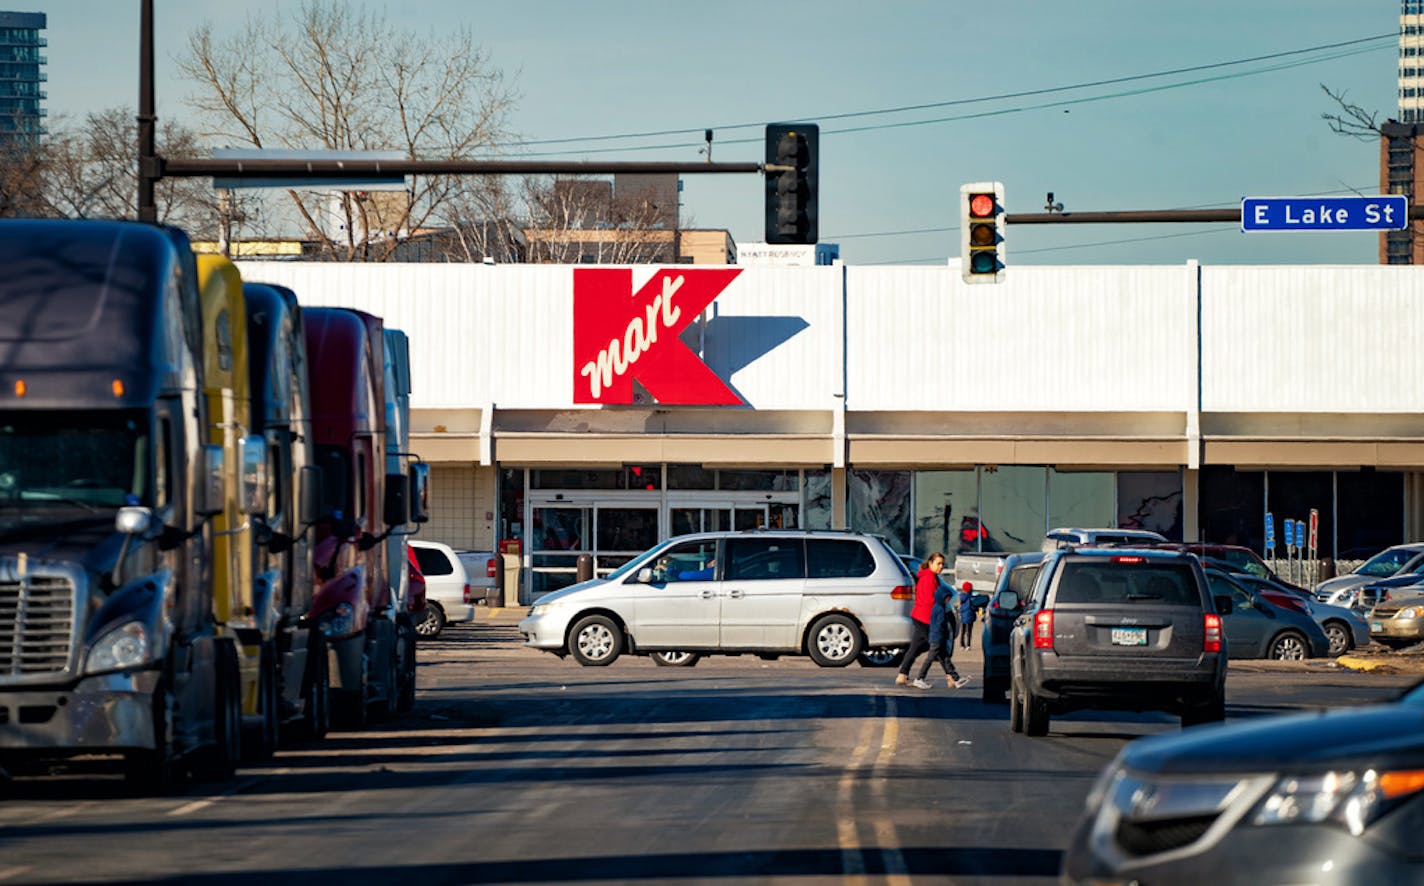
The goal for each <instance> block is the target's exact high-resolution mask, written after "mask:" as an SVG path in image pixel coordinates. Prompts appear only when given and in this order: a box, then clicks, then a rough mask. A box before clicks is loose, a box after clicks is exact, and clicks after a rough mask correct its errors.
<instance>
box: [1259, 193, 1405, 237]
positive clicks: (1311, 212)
mask: <svg viewBox="0 0 1424 886" xmlns="http://www.w3.org/2000/svg"><path fill="white" fill-rule="evenodd" d="M1408 226H1409V201H1408V200H1407V199H1406V198H1405V197H1399V196H1388V197H1386V196H1378V197H1247V198H1246V199H1244V200H1242V201H1241V230H1243V231H1401V230H1404V229H1405V228H1406V227H1408Z"/></svg>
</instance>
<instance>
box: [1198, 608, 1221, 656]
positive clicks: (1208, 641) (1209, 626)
mask: <svg viewBox="0 0 1424 886" xmlns="http://www.w3.org/2000/svg"><path fill="white" fill-rule="evenodd" d="M1220 651H1221V616H1219V615H1217V614H1216V613H1215V612H1207V613H1204V614H1203V615H1202V652H1220Z"/></svg>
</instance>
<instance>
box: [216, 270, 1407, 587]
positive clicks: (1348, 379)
mask: <svg viewBox="0 0 1424 886" xmlns="http://www.w3.org/2000/svg"><path fill="white" fill-rule="evenodd" d="M240 267H241V270H242V273H243V275H244V278H245V279H248V280H252V281H260V282H270V283H278V284H282V285H286V286H289V287H291V288H292V289H293V290H294V291H296V293H297V294H298V297H299V299H300V300H301V301H302V303H303V304H305V305H322V306H347V307H355V308H359V309H361V310H365V311H369V312H371V313H373V314H376V315H378V316H381V317H383V318H384V319H385V322H386V325H387V326H390V327H396V328H399V329H403V330H405V332H406V333H407V334H408V335H409V337H410V342H411V364H412V366H411V372H412V379H413V388H414V389H413V392H412V394H411V405H412V421H411V425H412V431H413V433H412V435H411V436H412V448H413V449H414V450H415V451H416V452H417V453H419V454H420V455H421V456H422V457H423V458H424V459H425V460H426V461H429V462H431V463H432V465H433V467H434V478H435V489H434V491H433V499H432V501H433V506H434V508H433V509H434V519H433V520H432V522H431V523H430V524H429V525H428V526H427V527H426V528H425V529H423V530H422V532H423V533H425V534H427V535H428V536H429V537H431V538H433V539H436V540H440V541H444V542H447V543H449V544H451V545H453V546H455V547H457V548H462V549H485V550H489V549H495V548H500V549H503V550H505V551H507V552H510V553H514V552H517V553H518V555H519V557H520V560H521V562H522V564H523V567H524V569H523V577H522V581H523V585H524V586H523V591H522V593H521V599H523V600H528V599H530V598H531V597H532V596H536V595H537V594H539V593H543V592H545V591H547V590H551V589H553V588H557V587H560V586H563V585H565V584H568V583H570V582H571V581H572V580H573V577H574V573H575V564H576V560H577V558H578V556H579V555H582V554H589V555H592V557H593V560H594V566H595V570H596V571H597V572H598V573H600V574H602V573H606V572H607V571H609V570H611V569H613V568H616V566H618V565H620V564H621V563H623V562H626V560H627V559H628V558H629V557H631V556H632V555H634V554H636V553H637V552H639V551H642V550H645V549H646V548H647V547H649V546H650V545H652V544H653V543H655V542H656V541H658V540H659V539H661V538H665V537H667V536H669V535H673V534H678V533H680V532H685V531H692V530H696V529H704V528H744V527H755V526H781V525H801V526H806V527H811V528H817V527H831V526H836V527H840V526H849V527H851V528H855V529H863V530H868V531H873V532H878V533H882V534H884V535H885V536H886V537H887V538H889V539H890V540H891V542H892V544H893V545H894V546H895V547H896V548H898V549H899V550H901V551H903V552H906V553H913V554H915V555H918V556H924V555H925V554H927V553H929V552H930V551H935V550H939V551H944V552H946V553H947V554H948V555H950V556H951V557H952V556H953V555H954V553H956V552H957V551H960V550H965V549H985V550H993V549H997V550H1034V549H1037V547H1038V544H1039V541H1040V539H1041V538H1042V535H1043V532H1044V530H1045V529H1047V528H1051V527H1053V526H1060V525H1124V526H1141V527H1146V528H1152V529H1157V530H1159V531H1162V532H1164V533H1166V534H1167V535H1169V536H1170V537H1175V538H1182V539H1189V540H1194V539H1204V540H1210V541H1229V542H1238V543H1244V544H1249V545H1251V546H1252V547H1254V548H1256V549H1257V550H1258V551H1259V550H1261V549H1262V546H1263V543H1264V540H1265V539H1264V529H1263V522H1264V516H1265V514H1266V513H1268V512H1269V513H1273V514H1274V515H1275V517H1276V519H1277V521H1280V520H1282V519H1285V518H1292V519H1302V520H1303V519H1306V518H1307V516H1308V514H1309V512H1310V511H1311V510H1315V511H1316V512H1317V515H1318V519H1319V525H1320V532H1319V539H1318V545H1319V548H1318V550H1319V554H1320V556H1345V555H1348V554H1351V553H1354V552H1356V550H1357V549H1359V550H1363V549H1378V548H1379V547H1383V546H1384V545H1387V544H1391V543H1397V542H1400V541H1404V540H1406V539H1412V538H1416V537H1419V534H1420V529H1421V525H1424V483H1421V477H1424V473H1421V472H1424V386H1421V385H1420V384H1419V383H1418V380H1419V379H1421V378H1424V365H1421V364H1424V349H1421V348H1419V347H1417V346H1416V344H1415V343H1416V342H1420V341H1424V310H1421V309H1420V308H1421V307H1424V276H1421V275H1420V274H1419V273H1418V272H1417V271H1416V270H1414V269H1411V268H1409V267H1391V266H1351V267H1329V266H1304V267H1240V266H1233V267H1219V268H1218V267H1203V266H1200V265H1198V264H1196V263H1194V262H1193V263H1188V264H1186V265H1181V266H1151V267H1082V266H1073V267H1062V268H1050V267H1026V268H1013V269H1011V270H1010V272H1009V274H1008V275H1007V278H1006V280H1005V282H1003V283H1002V284H998V285H993V286H968V285H965V284H964V283H963V282H962V280H961V279H960V276H959V274H958V273H957V271H955V270H954V269H952V268H948V267H938V268H935V267H899V268H893V267H892V268H882V267H875V268H860V267H844V266H832V267H804V268H769V267H750V268H710V267H709V268H691V267H688V266H673V267H662V268H659V267H645V266H638V267H625V268H621V269H620V268H598V269H590V268H587V267H571V266H518V265H501V266H484V265H479V266H469V265H428V264H422V265H370V264H364V265H342V264H324V263H293V264H285V263H274V262H248V263H242V264H241V265H240ZM709 275H715V276H709ZM659 333H661V336H659ZM600 361H601V362H600Z"/></svg>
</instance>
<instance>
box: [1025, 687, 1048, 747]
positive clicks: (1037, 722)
mask: <svg viewBox="0 0 1424 886" xmlns="http://www.w3.org/2000/svg"><path fill="white" fill-rule="evenodd" d="M1023 707H1024V711H1023V727H1024V735H1033V736H1040V735H1047V734H1048V719H1049V718H1048V702H1046V701H1044V700H1043V699H1041V698H1038V697H1036V696H1035V695H1034V694H1033V691H1032V690H1031V689H1029V688H1028V687H1024V693H1023Z"/></svg>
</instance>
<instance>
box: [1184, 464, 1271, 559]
mask: <svg viewBox="0 0 1424 886" xmlns="http://www.w3.org/2000/svg"><path fill="white" fill-rule="evenodd" d="M1265 496H1266V475H1265V473H1264V472H1263V471H1237V470H1236V469H1235V468H1233V467H1231V466H1230V465H1206V466H1204V467H1203V468H1202V469H1201V540H1202V541H1209V542H1216V543H1218V544H1232V545H1245V546H1246V547H1248V548H1251V549H1252V550H1254V551H1257V552H1258V553H1259V552H1260V551H1261V550H1262V549H1263V545H1264V542H1265V532H1266V526H1265V522H1266V507H1265V502H1266V498H1265ZM1280 531H1281V530H1280V528H1279V525H1278V526H1277V529H1276V532H1277V536H1276V543H1277V544H1280V541H1281V539H1280V534H1279V533H1280ZM1277 550H1279V548H1278V549H1277Z"/></svg>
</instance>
